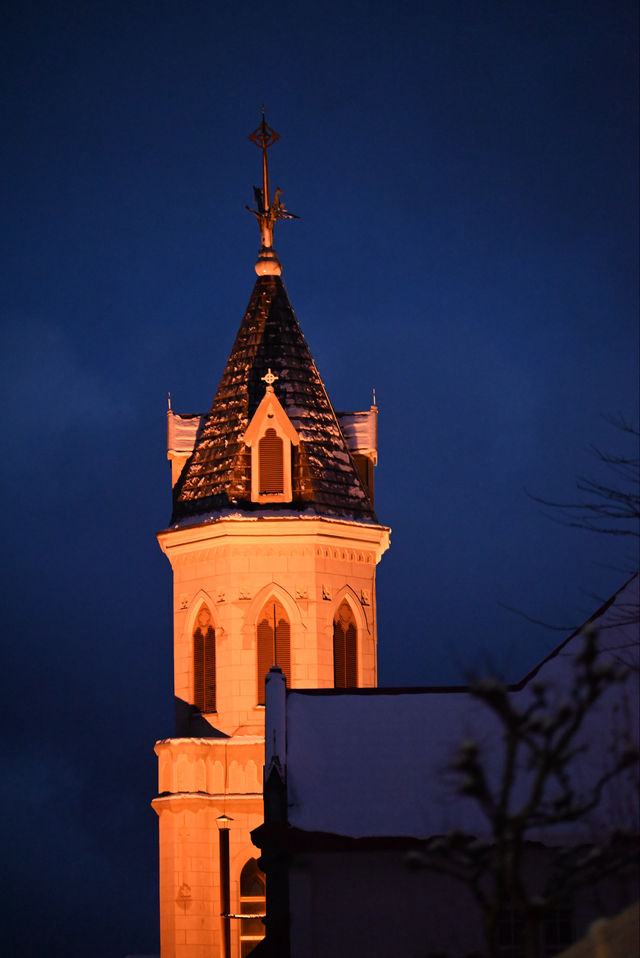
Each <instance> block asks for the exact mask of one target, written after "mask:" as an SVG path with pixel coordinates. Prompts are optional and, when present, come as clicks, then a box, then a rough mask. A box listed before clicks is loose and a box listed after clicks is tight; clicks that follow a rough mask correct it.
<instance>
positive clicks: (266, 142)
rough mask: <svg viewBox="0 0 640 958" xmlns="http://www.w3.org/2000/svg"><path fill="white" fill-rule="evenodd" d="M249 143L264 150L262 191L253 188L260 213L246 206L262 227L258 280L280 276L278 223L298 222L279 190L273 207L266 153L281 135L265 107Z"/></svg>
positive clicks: (250, 135)
mask: <svg viewBox="0 0 640 958" xmlns="http://www.w3.org/2000/svg"><path fill="white" fill-rule="evenodd" d="M249 139H250V140H251V142H252V143H255V145H256V146H258V147H260V149H261V150H262V188H261V187H259V186H254V188H253V195H254V198H255V202H256V207H257V209H252V207H250V206H247V209H248V210H249V212H250V213H253V215H254V216H255V217H256V219H257V220H258V225H259V227H260V253H259V254H258V260H257V262H256V273H257V274H258V276H280V274H281V272H282V266H281V264H280V260H279V259H278V256H277V254H276V251H275V250H274V248H273V228H274V226H275V222H276V220H281V219H287V220H290V219H298V217H297V216H295V214H294V213H288V212H287V210H286V209H285V207H284V204H283V203H282V201H281V200H280V196H281V195H282V194H281V190H276V191H275V194H274V197H273V203H272V202H271V195H270V193H269V163H268V159H267V150H268V149H269V147H270V146H273V144H274V143H275V142H276V140H279V139H280V134H279V133H276V131H275V130H272V129H271V127H270V126H268V125H267V121H266V120H265V118H264V107H262V122H261V123H260V126H259V127H257V128H256V129H255V130H254V131H253V133H250V134H249Z"/></svg>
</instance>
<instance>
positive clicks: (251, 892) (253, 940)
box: [240, 858, 266, 958]
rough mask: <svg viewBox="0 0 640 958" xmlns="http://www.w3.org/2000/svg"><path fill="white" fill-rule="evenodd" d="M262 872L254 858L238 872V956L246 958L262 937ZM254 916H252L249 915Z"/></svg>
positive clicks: (263, 905)
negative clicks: (239, 915)
mask: <svg viewBox="0 0 640 958" xmlns="http://www.w3.org/2000/svg"><path fill="white" fill-rule="evenodd" d="M265 904H266V901H265V879H264V872H263V871H261V869H260V868H259V867H258V863H257V861H256V860H255V858H250V859H249V861H248V862H247V863H246V865H245V866H244V868H243V869H242V871H241V873H240V914H241V915H242V916H244V915H246V916H247V917H246V918H244V917H241V918H240V956H241V958H246V956H247V955H248V954H250V952H251V951H252V950H253V949H254V948H255V946H256V945H257V944H258V942H259V941H262V939H263V938H264V932H265V928H264V924H263V923H262V917H263V916H264V914H265ZM250 916H254V917H250Z"/></svg>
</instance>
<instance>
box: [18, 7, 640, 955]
mask: <svg viewBox="0 0 640 958" xmlns="http://www.w3.org/2000/svg"><path fill="white" fill-rule="evenodd" d="M0 34H1V35H2V37H3V43H2V46H3V54H2V60H3V72H4V75H5V82H4V84H3V88H4V90H5V99H4V104H3V111H2V121H3V123H2V125H3V130H4V137H3V139H4V141H5V145H4V148H3V167H4V177H3V192H4V197H3V217H4V223H3V230H2V251H1V255H2V274H3V278H4V282H3V288H2V330H3V350H2V365H3V368H2V377H1V389H2V410H3V452H4V468H3V470H2V482H3V503H4V508H3V510H2V527H3V542H4V546H5V556H4V563H3V585H4V590H3V591H4V600H3V608H4V620H5V629H4V645H5V650H6V651H5V665H4V668H3V670H2V676H1V682H2V695H3V701H4V703H5V708H6V714H7V715H8V717H9V727H8V729H5V734H4V736H3V738H2V743H3V744H2V750H3V759H2V760H3V768H4V788H3V799H2V802H3V822H4V823H5V824H7V822H10V823H11V824H10V828H9V833H8V835H7V836H6V837H5V839H4V844H3V855H2V864H1V865H0V868H1V869H2V872H4V874H3V875H2V887H3V905H4V909H3V910H4V913H5V922H4V931H3V935H2V941H3V947H2V950H3V953H6V954H11V955H12V956H16V958H17V956H32V955H33V956H35V955H39V954H44V953H46V954H48V955H54V956H57V955H65V956H79V958H80V956H89V955H91V956H95V958H124V956H125V955H127V954H129V953H138V952H153V951H156V950H157V949H158V932H157V914H156V897H157V851H156V832H157V822H156V818H155V815H154V813H153V812H152V810H151V808H150V806H149V802H150V800H151V798H152V797H153V795H154V792H155V787H156V780H155V774H156V772H155V756H154V754H153V743H154V741H155V739H157V738H162V737H166V736H168V735H170V734H171V732H172V718H173V717H172V635H171V576H170V567H169V564H168V562H167V561H166V559H165V558H164V557H163V556H162V554H161V552H160V549H159V548H158V546H157V543H156V541H155V533H156V531H157V530H159V529H161V528H163V527H165V525H166V524H167V523H168V520H169V515H170V499H171V492H170V469H169V465H168V464H167V462H166V461H165V410H166V404H167V392H168V391H171V394H172V399H173V406H174V409H175V410H176V411H178V412H203V411H205V410H207V409H208V408H209V406H210V404H211V401H212V399H213V395H214V393H215V390H216V387H217V384H218V380H219V378H220V375H221V373H222V370H223V367H224V364H225V362H226V359H227V356H228V354H229V351H230V348H231V345H232V343H233V339H234V337H235V333H236V331H237V328H238V326H239V324H240V320H241V318H242V315H243V313H244V310H245V307H246V304H247V302H248V299H249V295H250V293H251V289H252V286H253V283H254V280H255V274H254V272H253V264H254V262H255V257H256V253H257V248H258V231H257V229H256V225H255V221H254V219H253V217H252V216H250V215H249V214H248V213H247V212H246V211H245V210H244V206H245V204H247V203H250V202H251V201H252V186H253V185H254V183H255V184H257V183H258V182H259V178H260V154H259V152H258V150H256V148H255V146H253V145H252V144H251V143H250V142H249V141H248V139H247V135H248V134H249V133H250V132H251V130H253V129H254V128H255V127H256V126H257V124H258V121H259V118H260V107H261V105H262V103H264V104H265V106H266V111H267V120H268V122H269V123H270V125H271V126H273V127H274V128H275V129H276V130H277V131H278V132H279V133H280V134H281V140H280V141H279V142H278V143H277V144H276V145H275V146H274V147H273V149H272V150H271V152H270V159H271V182H272V186H274V187H276V186H278V187H281V188H282V190H283V196H284V201H285V203H286V205H287V207H288V208H289V209H290V210H292V211H293V212H294V213H297V214H298V215H299V216H300V217H301V219H300V220H297V221H292V222H285V223H281V224H280V225H279V227H278V230H277V234H276V248H277V250H278V252H279V254H280V258H281V260H282V262H283V267H284V272H283V277H284V280H285V283H286V286H287V289H288V292H289V296H290V299H291V302H292V305H293V307H294V309H295V310H296V313H297V316H298V319H299V321H300V323H301V326H302V329H303V331H304V333H305V336H306V338H307V340H308V342H309V345H310V347H311V350H312V353H313V355H314V358H315V360H316V362H317V364H318V367H319V370H320V373H321V375H322V376H323V378H324V381H325V384H326V386H327V389H328V391H329V395H330V396H331V398H332V400H333V403H334V406H335V407H336V408H337V409H341V410H348V409H359V408H367V407H368V405H369V403H370V401H371V395H372V389H373V388H375V390H376V396H377V400H378V405H379V408H380V466H379V469H378V471H377V476H376V482H377V489H376V508H377V512H378V516H379V518H380V520H381V522H383V523H384V524H388V525H390V526H391V527H392V530H393V532H392V548H391V551H390V552H389V553H388V554H387V555H386V556H385V557H384V559H383V561H382V563H381V565H380V567H379V573H378V609H379V623H380V625H379V638H380V649H379V666H380V669H379V671H380V682H381V684H396V685H432V684H436V683H442V682H454V681H460V680H461V679H462V678H463V676H464V674H465V673H466V672H467V671H468V670H469V669H470V668H474V667H475V668H484V667H486V666H488V665H491V667H493V668H496V669H499V670H501V671H503V672H504V674H505V675H506V676H507V677H508V678H513V679H515V678H518V677H519V676H520V675H521V674H522V673H523V672H524V671H526V670H527V669H529V668H530V667H531V666H532V665H533V664H534V663H535V662H536V661H537V660H538V659H539V658H541V657H542V656H543V655H544V654H545V653H546V652H548V651H549V649H550V648H552V647H553V645H554V644H556V642H557V641H559V639H560V638H561V637H562V636H563V633H562V632H559V633H554V632H552V631H550V630H548V629H545V628H542V627H539V626H534V625H532V624H530V623H528V622H527V621H526V620H525V619H524V618H522V617H521V616H518V615H516V614H515V613H513V612H510V611H508V610H507V609H505V608H504V606H505V605H506V606H511V607H514V608H516V609H519V610H521V611H522V612H525V613H527V614H528V615H530V616H532V617H534V618H536V619H542V620H545V621H547V622H550V623H552V624H556V625H560V626H567V627H570V626H574V625H577V624H579V623H580V622H581V621H583V620H584V619H585V618H586V617H588V615H589V614H590V613H591V612H592V611H593V610H594V609H595V607H596V606H597V605H598V602H599V599H601V598H605V597H607V596H608V595H609V594H611V593H612V592H613V591H614V590H615V589H616V588H618V587H619V586H620V585H621V584H622V582H623V581H624V580H625V578H626V577H627V573H628V570H629V569H630V568H632V567H633V566H634V564H635V563H636V562H637V559H636V558H635V557H634V555H633V553H632V551H631V550H630V549H629V548H628V547H627V545H626V540H624V539H604V538H602V537H599V536H596V535H593V534H589V533H585V532H581V531H578V530H571V529H567V528H565V527H564V526H562V525H560V524H558V523H557V522H553V521H551V520H549V519H548V518H546V517H545V516H544V515H543V511H544V510H542V509H541V507H540V506H538V505H536V503H535V502H533V501H532V500H531V499H530V498H529V497H528V496H527V494H526V492H525V488H526V489H528V490H530V491H531V492H532V493H534V494H537V495H539V496H543V497H547V498H551V499H561V500H567V499H569V500H571V499H572V498H574V495H575V489H574V483H575V477H576V476H577V475H579V474H593V475H595V476H596V477H599V476H602V473H601V472H600V470H599V466H598V463H597V460H596V459H595V458H594V456H593V453H592V452H591V451H590V449H589V444H590V443H594V444H595V445H597V446H601V447H603V448H604V449H606V450H610V451H613V452H622V453H625V452H628V451H629V447H628V445H627V444H626V442H625V440H624V437H623V436H621V435H619V434H618V433H617V431H616V430H615V429H612V427H611V426H610V425H608V424H607V422H606V420H605V418H604V417H606V416H608V415H616V414H618V413H621V414H622V415H624V416H625V417H626V418H627V419H630V420H637V403H638V396H637V393H638V326H637V308H638V272H637V262H638V234H637V217H638V196H637V163H638V148H637V144H638V130H637V116H638V95H637V70H638V49H637V36H638V24H637V13H636V4H635V2H633V0H619V2H616V0H609V2H606V3H605V2H602V0H600V2H589V0H568V2H563V0H553V2H551V0H550V2H546V0H536V2H535V3H531V2H518V0H509V2H507V0H505V2H498V0H493V2H481V0H475V2H472V0H468V2H463V0H447V2H444V0H442V2H439V3H436V2H431V0H426V2H425V0H422V2H417V0H405V2H403V0H395V2H394V3H390V2H377V0H369V2H365V0H341V2H336V0H326V2H325V3H323V4H319V3H317V2H314V3H310V2H306V0H297V2H272V3H269V4H264V5H263V4H259V3H256V2H253V0H245V2H243V3H241V4H236V5H234V4H230V3H221V2H215V0H208V2H205V0H200V2H196V0H194V2H190V0H184V2H180V3H179V2H170V0H155V2H151V0H147V2H136V0H129V2H127V3H124V2H118V0H112V2H97V0H93V2H92V0H87V2H83V3H81V2H75V3H71V2H64V0H56V2H55V3H45V2H30V0H22V2H20V3H15V4H12V5H11V6H10V7H7V8H6V9H5V11H4V14H3V16H2V23H1V29H0Z"/></svg>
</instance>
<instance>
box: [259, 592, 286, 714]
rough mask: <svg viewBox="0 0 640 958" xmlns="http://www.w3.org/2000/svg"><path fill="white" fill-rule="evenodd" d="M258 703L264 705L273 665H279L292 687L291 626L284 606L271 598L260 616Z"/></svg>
mask: <svg viewBox="0 0 640 958" xmlns="http://www.w3.org/2000/svg"><path fill="white" fill-rule="evenodd" d="M257 633H258V705H264V682H265V678H266V675H267V672H268V671H269V669H270V668H271V666H272V665H278V666H279V667H280V668H281V669H282V671H283V673H284V676H285V678H286V680H287V686H289V687H291V648H290V646H291V628H290V626H289V619H288V618H287V613H286V612H285V611H284V608H283V606H282V605H281V604H280V603H279V602H277V601H276V600H275V599H271V600H270V601H269V602H267V604H266V605H265V607H264V608H263V610H262V612H261V613H260V616H259V618H258V628H257Z"/></svg>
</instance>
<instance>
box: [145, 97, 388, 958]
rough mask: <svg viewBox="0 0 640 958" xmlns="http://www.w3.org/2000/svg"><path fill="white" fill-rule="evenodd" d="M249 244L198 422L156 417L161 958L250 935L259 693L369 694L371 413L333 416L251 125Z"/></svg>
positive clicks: (268, 133) (260, 905) (378, 535)
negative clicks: (237, 317)
mask: <svg viewBox="0 0 640 958" xmlns="http://www.w3.org/2000/svg"><path fill="white" fill-rule="evenodd" d="M250 139H251V140H252V141H253V142H254V143H256V144H257V145H258V146H259V147H260V149H261V151H262V161H263V163H262V166H263V185H262V188H256V189H255V190H254V193H255V200H256V208H255V209H253V210H251V212H253V213H254V215H255V216H256V218H257V220H258V224H259V227H260V235H261V247H260V252H259V256H258V260H257V263H256V267H255V269H256V273H257V274H258V278H257V281H256V283H255V286H254V289H253V292H252V294H251V298H250V300H249V305H248V308H247V311H246V313H245V316H244V319H243V320H242V323H241V325H240V329H239V331H238V334H237V336H236V340H235V343H234V345H233V348H232V350H231V354H230V356H229V359H228V362H227V365H226V368H225V371H224V373H223V376H222V379H221V381H220V385H219V386H218V390H217V392H216V395H215V398H214V400H213V404H212V406H211V409H210V410H209V412H208V413H207V414H205V415H202V416H200V415H196V416H181V415H178V414H176V413H174V412H173V411H172V410H171V409H170V410H169V412H168V458H169V459H170V461H171V469H172V481H173V514H172V517H171V522H170V525H169V527H168V528H167V529H165V530H164V531H162V532H160V533H159V534H158V541H159V543H160V547H161V548H162V550H163V552H164V553H165V555H166V556H167V558H168V559H169V561H170V563H171V567H172V570H173V609H174V675H175V699H176V737H175V738H171V739H167V740H164V741H160V742H157V743H156V746H155V751H156V754H157V755H158V761H159V788H158V791H159V794H158V797H157V798H156V799H154V801H153V807H154V809H155V811H156V812H157V814H158V818H159V831H160V925H161V953H162V958H211V956H215V958H217V956H218V954H219V955H220V956H222V958H230V956H232V958H244V956H245V955H248V954H249V953H250V951H251V950H252V948H253V947H255V945H256V944H257V942H258V941H259V940H260V939H261V938H262V937H263V935H264V926H263V924H262V921H261V917H252V916H262V915H263V914H264V876H263V875H262V872H261V871H260V869H259V867H258V864H257V861H256V858H257V851H256V849H255V848H254V846H253V845H252V844H251V839H250V835H249V833H250V831H251V830H252V829H253V828H256V827H257V826H258V825H259V824H260V823H261V822H262V820H263V814H262V766H263V763H264V682H265V676H266V673H267V672H268V671H269V669H270V667H271V666H272V665H274V664H277V665H278V666H279V667H280V668H281V669H282V671H283V673H284V675H285V677H286V680H287V683H288V684H289V685H290V686H291V687H294V688H331V687H334V686H335V687H343V688H346V687H353V686H362V687H366V686H375V685H376V681H377V674H376V645H377V640H376V624H377V623H376V601H375V595H376V594H375V570H376V565H377V563H378V562H379V561H380V558H381V556H382V554H383V553H384V551H385V550H386V549H387V547H388V545H389V529H388V528H386V527H384V526H381V525H380V524H379V523H378V520H377V518H376V515H375V512H374V507H373V467H374V466H375V464H376V459H377V436H376V432H377V408H376V407H375V406H372V407H371V408H370V409H369V410H367V411H365V412H356V413H343V414H337V413H336V412H334V409H333V406H332V405H331V402H330V400H329V398H328V396H327V392H326V390H325V387H324V384H323V382H322V379H321V378H320V375H319V373H318V370H317V369H316V366H315V363H314V361H313V358H312V356H311V353H310V352H309V348H308V346H307V344H306V342H305V339H304V337H303V335H302V332H301V329H300V326H299V325H298V321H297V319H296V317H295V315H294V312H293V310H292V308H291V305H290V303H289V299H288V297H287V293H286V290H285V287H284V284H283V282H282V279H281V272H282V267H281V265H280V262H279V260H278V257H277V255H276V253H275V250H274V248H273V230H274V226H275V223H276V221H277V220H278V219H282V218H289V217H290V216H291V214H289V213H287V211H286V210H285V208H284V206H283V204H282V201H281V199H280V192H279V191H278V190H276V193H275V196H274V197H273V199H272V198H271V196H270V192H269V176H268V164H267V150H268V148H269V147H270V146H271V145H272V144H273V143H274V142H275V141H276V140H277V139H278V134H277V133H274V131H273V130H271V128H270V127H269V126H267V124H266V122H265V119H264V114H263V117H262V123H261V125H260V126H259V127H258V129H257V130H256V131H255V132H254V133H253V134H252V135H251V137H250Z"/></svg>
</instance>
